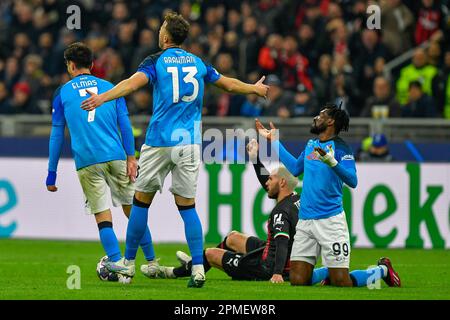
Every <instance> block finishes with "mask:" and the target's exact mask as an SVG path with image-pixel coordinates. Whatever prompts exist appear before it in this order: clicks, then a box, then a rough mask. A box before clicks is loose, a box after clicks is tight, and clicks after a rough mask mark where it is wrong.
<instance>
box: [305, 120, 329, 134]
mask: <svg viewBox="0 0 450 320" xmlns="http://www.w3.org/2000/svg"><path fill="white" fill-rule="evenodd" d="M326 129H327V127H326V126H325V125H322V126H317V125H316V123H315V122H314V123H313V124H312V125H311V129H310V130H309V132H311V133H312V134H321V133H322V132H324V131H325V130H326Z"/></svg>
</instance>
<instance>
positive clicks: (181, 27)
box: [164, 12, 189, 45]
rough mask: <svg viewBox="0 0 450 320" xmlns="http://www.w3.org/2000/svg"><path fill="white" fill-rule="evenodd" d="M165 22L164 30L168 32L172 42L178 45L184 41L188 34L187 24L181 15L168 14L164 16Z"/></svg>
mask: <svg viewBox="0 0 450 320" xmlns="http://www.w3.org/2000/svg"><path fill="white" fill-rule="evenodd" d="M164 21H166V25H167V26H166V30H167V32H169V34H170V37H171V39H172V41H173V42H174V43H175V44H176V45H180V44H182V43H183V42H184V40H186V38H187V36H188V33H189V22H187V21H186V19H184V18H183V16H182V15H181V14H177V13H176V12H169V13H167V14H166V15H165V16H164Z"/></svg>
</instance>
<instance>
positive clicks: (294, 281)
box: [289, 272, 311, 286]
mask: <svg viewBox="0 0 450 320" xmlns="http://www.w3.org/2000/svg"><path fill="white" fill-rule="evenodd" d="M289 282H290V283H291V285H293V286H309V285H310V284H311V279H307V278H306V277H305V276H303V275H301V274H296V273H292V272H291V273H290V274H289Z"/></svg>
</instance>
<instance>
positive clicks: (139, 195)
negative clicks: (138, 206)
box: [134, 191, 155, 205]
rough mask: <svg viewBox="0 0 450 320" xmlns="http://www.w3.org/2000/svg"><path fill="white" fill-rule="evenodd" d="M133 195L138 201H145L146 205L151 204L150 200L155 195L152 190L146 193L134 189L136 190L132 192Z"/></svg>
mask: <svg viewBox="0 0 450 320" xmlns="http://www.w3.org/2000/svg"><path fill="white" fill-rule="evenodd" d="M134 197H135V198H136V199H137V200H138V201H140V202H142V203H145V204H147V205H151V204H152V201H153V198H154V197H155V192H152V193H146V192H140V191H136V192H135V193H134Z"/></svg>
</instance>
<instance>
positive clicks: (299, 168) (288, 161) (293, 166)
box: [272, 140, 305, 177]
mask: <svg viewBox="0 0 450 320" xmlns="http://www.w3.org/2000/svg"><path fill="white" fill-rule="evenodd" d="M272 146H273V147H274V148H275V150H278V156H279V157H280V161H281V163H283V164H284V166H285V167H286V168H287V169H288V170H289V172H290V173H291V174H292V175H294V176H295V177H298V176H299V175H301V174H302V173H303V169H304V162H305V152H304V151H303V152H302V153H301V154H300V156H299V157H298V158H297V159H296V158H295V157H294V156H293V155H292V154H290V153H289V151H287V150H286V148H285V147H284V146H283V144H282V143H281V142H280V141H279V140H277V141H274V142H272Z"/></svg>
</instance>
